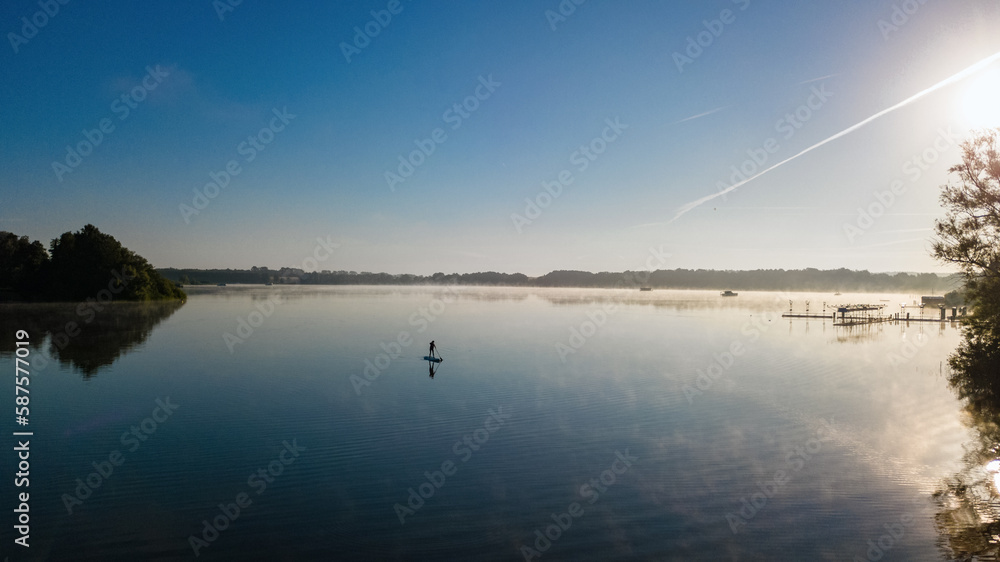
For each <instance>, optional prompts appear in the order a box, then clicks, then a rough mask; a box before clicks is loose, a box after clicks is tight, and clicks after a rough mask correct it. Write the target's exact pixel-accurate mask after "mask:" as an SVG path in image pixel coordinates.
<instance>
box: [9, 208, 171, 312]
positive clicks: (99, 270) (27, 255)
mask: <svg viewBox="0 0 1000 562" xmlns="http://www.w3.org/2000/svg"><path fill="white" fill-rule="evenodd" d="M12 238H14V239H16V237H15V236H14V235H13V234H10V233H0V257H2V258H6V257H7V255H8V254H9V253H10V250H9V248H11V247H13V248H15V251H14V252H13V255H14V256H15V257H14V258H13V259H11V260H10V261H8V260H7V259H3V261H2V262H0V286H3V285H4V284H6V285H7V286H9V287H11V288H13V289H15V290H16V291H17V292H18V293H20V296H21V297H22V298H24V299H28V300H45V301H68V302H79V301H84V300H86V299H88V298H92V299H98V298H100V296H101V294H110V295H111V296H112V299H113V300H122V301H154V300H169V299H180V300H183V299H185V298H186V295H185V294H184V292H183V291H181V290H180V289H179V288H178V287H177V286H176V285H175V284H173V283H171V282H170V281H167V280H166V279H164V278H163V276H162V275H160V274H159V273H157V272H156V270H154V269H153V267H152V266H151V265H149V262H147V261H146V259H145V258H143V257H142V256H140V255H138V254H136V253H135V252H133V251H131V250H129V249H128V248H126V247H124V246H122V245H121V243H120V242H118V241H117V240H115V238H114V237H113V236H110V235H108V234H104V233H102V232H101V231H100V230H98V229H97V227H95V226H94V225H90V224H88V225H86V226H85V227H83V228H82V229H81V230H80V231H78V232H65V233H63V234H62V235H61V236H59V238H56V239H54V240H52V243H51V244H50V246H49V252H48V254H46V252H45V248H44V247H42V245H41V243H39V242H37V241H36V242H33V243H31V244H30V245H29V244H27V237H22V238H21V239H17V240H16V243H15V242H13V241H12ZM19 252H20V253H19Z"/></svg>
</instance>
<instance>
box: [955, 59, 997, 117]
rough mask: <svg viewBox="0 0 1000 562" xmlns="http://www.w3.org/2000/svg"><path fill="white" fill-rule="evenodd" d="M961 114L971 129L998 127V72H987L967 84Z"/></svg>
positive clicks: (993, 70) (994, 70) (995, 70)
mask: <svg viewBox="0 0 1000 562" xmlns="http://www.w3.org/2000/svg"><path fill="white" fill-rule="evenodd" d="M962 112H963V114H964V116H965V119H966V120H967V121H968V123H969V125H970V126H972V127H976V128H985V127H1000V70H997V69H992V70H989V71H987V72H985V73H983V75H982V76H979V77H978V78H976V79H974V80H973V81H972V82H971V83H970V84H969V86H968V88H967V89H966V91H965V94H964V97H963V98H962Z"/></svg>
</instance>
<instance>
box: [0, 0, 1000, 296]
mask: <svg viewBox="0 0 1000 562" xmlns="http://www.w3.org/2000/svg"><path fill="white" fill-rule="evenodd" d="M219 6H222V7H223V8H222V9H220V8H219ZM901 6H902V7H901ZM230 7H231V9H228V8H230ZM904 8H905V10H904ZM40 10H41V8H39V4H38V3H37V2H15V3H7V4H5V5H4V6H2V7H0V22H2V25H0V29H3V30H4V31H6V32H7V33H5V36H6V37H7V39H8V41H7V43H8V44H7V46H6V47H4V48H3V49H0V51H3V52H4V54H3V55H0V56H2V57H3V58H4V61H5V62H4V64H5V67H6V68H7V69H8V75H9V76H11V77H16V80H12V81H10V82H8V86H7V87H5V88H2V89H0V117H2V119H3V123H4V135H3V140H2V145H0V146H2V150H0V154H2V156H0V158H2V166H0V186H3V187H2V188H0V230H7V231H11V232H15V233H17V234H18V235H26V236H29V237H30V238H31V239H38V240H41V241H42V242H43V243H44V244H46V245H47V244H48V241H49V240H51V239H52V238H54V237H56V236H58V235H59V234H61V233H62V232H65V231H67V230H72V231H75V230H78V229H80V228H81V227H82V226H83V225H85V224H87V223H92V224H94V225H96V226H97V227H98V228H100V229H101V230H102V231H104V232H107V233H109V234H111V235H113V236H115V237H116V238H117V239H118V240H120V241H121V242H122V243H123V244H124V245H125V246H127V247H128V248H130V249H132V250H134V251H136V252H137V253H139V254H140V255H142V256H144V257H146V258H147V259H149V261H150V262H151V263H152V264H154V265H155V266H156V267H160V268H167V267H174V268H236V269H249V268H250V267H252V266H255V265H267V266H268V267H285V266H287V267H301V264H302V263H303V261H304V260H306V259H307V258H308V257H310V256H314V255H316V254H315V253H314V252H315V250H316V248H317V239H322V240H326V241H328V244H330V247H331V248H334V249H333V250H332V251H326V250H324V251H323V252H321V253H322V254H324V255H327V256H328V257H327V258H326V259H323V260H318V261H317V267H316V268H315V269H318V270H323V269H328V270H332V271H336V270H348V271H350V270H354V271H372V272H388V273H413V274H419V275H429V274H433V273H435V272H439V271H440V272H446V273H452V272H478V271H500V272H509V273H513V272H519V273H524V274H526V275H529V276H538V275H542V274H544V273H547V272H549V271H552V270H583V271H592V272H599V271H623V270H641V269H646V268H647V267H648V265H647V261H648V260H649V258H650V256H651V255H655V256H656V257H657V260H656V263H655V264H653V267H652V268H653V269H675V268H685V269H728V270H754V269H803V268H807V267H814V268H817V269H836V268H840V267H844V268H848V269H853V270H869V271H873V272H898V271H905V272H934V273H950V272H952V270H951V269H949V268H948V267H947V266H946V265H945V264H941V263H938V262H935V261H934V260H933V259H932V258H931V257H930V252H929V247H930V240H931V237H932V228H933V223H934V220H935V218H939V217H941V216H943V213H942V211H941V209H940V206H939V204H938V194H939V192H940V186H941V185H942V184H944V183H945V182H946V181H947V180H948V174H947V169H948V168H949V167H950V166H952V165H954V164H956V163H957V162H958V161H959V159H960V150H959V148H958V147H957V143H958V142H960V141H961V140H964V139H965V138H966V137H967V136H968V134H969V132H970V130H972V129H976V128H983V127H989V126H997V125H1000V114H998V112H997V111H996V110H995V100H996V99H997V98H998V97H1000V70H998V69H1000V62H997V60H998V58H1000V56H998V53H1000V36H998V35H997V34H996V33H995V30H996V29H997V27H998V24H1000V6H998V5H997V4H996V3H995V2H987V1H985V0H969V1H965V2H961V3H959V4H954V3H933V2H931V3H919V2H915V1H914V2H902V3H900V2H892V1H878V2H872V3H854V4H851V5H842V4H822V5H815V4H810V5H803V4H800V3H795V2H790V1H781V2H772V3H767V4H764V3H758V2H753V1H752V0H720V1H719V2H715V3H710V4H693V3H684V4H682V5H665V4H662V3H657V2H652V1H637V2H633V3H629V4H628V5H627V6H623V5H620V4H602V3H597V2H585V3H582V4H580V5H576V4H575V3H573V2H569V1H566V2H563V3H561V4H560V3H559V2H556V1H551V2H544V3H541V4H538V3H533V2H532V3H529V2H525V1H515V2H506V3H502V4H501V3H498V2H487V3H474V4H472V3H448V4H435V5H422V4H419V3H411V2H409V1H406V0H404V1H403V2H401V3H396V2H394V1H381V0H380V1H372V2H364V3H355V4H352V5H340V4H333V5H322V6H316V5H309V6H308V7H306V6H305V5H300V4H291V5H280V6H274V5H258V4H250V3H242V4H239V5H237V6H229V4H227V3H225V2H216V3H210V2H205V3H202V4H200V5H199V6H198V7H196V8H194V9H192V10H185V11H178V10H176V9H174V8H173V7H172V6H157V5H142V6H137V5H133V4H130V3H127V2H121V1H115V2H111V3H105V4H101V5H99V6H97V5H88V4H78V3H68V4H66V5H63V4H58V12H57V13H55V14H54V15H45V14H44V13H43V14H42V15H43V17H44V25H39V23H41V22H42V21H43V17H36V16H35V14H37V13H39V12H40ZM560 10H562V13H560ZM393 12H394V13H393ZM22 18H24V19H22ZM32 18H34V20H33V19H32ZM32 21H34V23H32ZM366 30H367V32H366ZM32 31H33V32H32ZM976 65H978V66H976ZM887 110H888V111H887ZM873 117H874V118H873ZM858 125H863V126H860V127H858ZM250 137H255V138H250ZM88 146H89V148H88ZM401 158H402V159H403V160H408V163H407V164H401ZM777 164H781V165H780V166H778V167H774V166H775V165H777ZM227 168H228V171H227ZM411 168H412V170H411ZM741 169H742V170H741ZM764 171H767V173H765V174H764V175H761V176H760V177H756V179H751V178H754V177H755V176H756V175H757V174H760V173H761V172H764ZM227 177H228V179H227ZM560 180H561V181H562V184H557V183H554V182H559V181H560ZM745 180H750V181H746V182H745ZM211 181H216V182H218V183H222V184H225V186H224V187H222V188H220V189H219V192H218V194H217V195H215V196H214V197H211V198H209V197H207V196H203V197H204V198H202V199H199V197H202V196H199V195H197V194H196V191H197V192H201V193H203V194H204V193H205V190H206V188H207V189H208V190H209V191H211V189H213V188H212V187H211V186H208V185H207V184H209V182H211ZM744 182H745V183H744ZM734 185H735V186H736V188H735V189H731V188H733V187H734ZM546 186H548V188H547V189H548V191H546ZM894 189H895V192H893V190H894ZM720 192H725V193H722V194H721V195H720ZM553 195H556V196H553ZM713 197H714V198H713ZM526 199H528V200H531V201H533V202H534V203H535V204H537V205H539V208H538V213H537V214H536V213H535V210H534V209H531V208H529V205H528V203H526ZM185 207H186V209H185ZM859 209H864V210H865V212H866V213H870V215H871V216H869V217H868V218H866V217H864V216H861V213H859ZM515 215H518V216H515ZM876 215H877V216H876ZM845 227H846V228H845ZM651 250H652V251H651ZM279 264H280V265H279Z"/></svg>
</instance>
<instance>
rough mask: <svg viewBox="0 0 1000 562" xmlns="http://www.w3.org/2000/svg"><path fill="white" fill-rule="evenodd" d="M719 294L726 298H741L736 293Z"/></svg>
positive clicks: (724, 292) (725, 292)
mask: <svg viewBox="0 0 1000 562" xmlns="http://www.w3.org/2000/svg"><path fill="white" fill-rule="evenodd" d="M719 294H720V295H722V296H724V297H737V296H739V293H734V292H732V291H722V292H721V293H719Z"/></svg>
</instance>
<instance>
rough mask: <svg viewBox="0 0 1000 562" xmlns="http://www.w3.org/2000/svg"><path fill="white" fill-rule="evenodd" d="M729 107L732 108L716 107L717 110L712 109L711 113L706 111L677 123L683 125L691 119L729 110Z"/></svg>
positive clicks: (725, 106) (726, 106) (727, 106)
mask: <svg viewBox="0 0 1000 562" xmlns="http://www.w3.org/2000/svg"><path fill="white" fill-rule="evenodd" d="M730 107H732V106H731V105H724V106H722V107H717V108H715V109H713V110H711V111H706V112H705V113H699V114H698V115H692V116H691V117H687V118H685V119H681V120H680V121H678V122H677V123H684V122H685V121H691V120H692V119H697V118H699V117H704V116H706V115H711V114H713V113H715V112H717V111H722V110H723V109H729V108H730ZM677 123H674V125H676V124H677Z"/></svg>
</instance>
